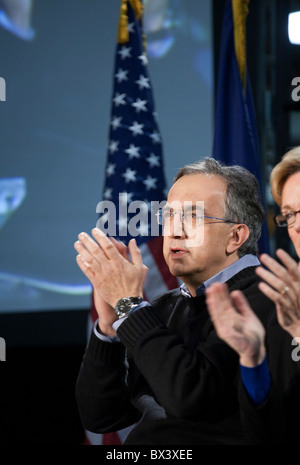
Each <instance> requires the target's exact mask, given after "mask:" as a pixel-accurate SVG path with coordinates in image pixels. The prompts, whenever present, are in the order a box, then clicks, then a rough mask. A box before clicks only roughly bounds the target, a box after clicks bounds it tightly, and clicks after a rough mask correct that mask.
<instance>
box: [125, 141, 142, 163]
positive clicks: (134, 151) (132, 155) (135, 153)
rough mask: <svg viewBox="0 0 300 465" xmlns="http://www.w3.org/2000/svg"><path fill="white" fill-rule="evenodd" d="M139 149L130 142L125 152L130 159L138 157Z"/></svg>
mask: <svg viewBox="0 0 300 465" xmlns="http://www.w3.org/2000/svg"><path fill="white" fill-rule="evenodd" d="M139 150H140V148H139V147H136V146H135V145H134V144H130V146H129V148H128V149H126V150H125V152H126V153H128V155H129V159H130V160H131V159H132V158H140V154H139Z"/></svg>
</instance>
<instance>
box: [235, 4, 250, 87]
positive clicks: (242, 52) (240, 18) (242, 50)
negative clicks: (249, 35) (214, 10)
mask: <svg viewBox="0 0 300 465" xmlns="http://www.w3.org/2000/svg"><path fill="white" fill-rule="evenodd" d="M249 1H250V0H232V14H233V25H234V45H235V54H236V58H237V62H238V66H239V72H240V77H241V81H242V85H243V89H244V92H245V91H246V62H247V59H246V19H247V15H248V12H249V8H248V5H249Z"/></svg>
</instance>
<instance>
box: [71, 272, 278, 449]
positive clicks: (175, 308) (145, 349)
mask: <svg viewBox="0 0 300 465" xmlns="http://www.w3.org/2000/svg"><path fill="white" fill-rule="evenodd" d="M254 270H255V267H249V268H246V269H244V270H243V271H241V272H239V273H237V274H236V275H235V276H234V277H232V278H231V279H230V280H229V281H228V282H227V284H228V286H229V290H230V291H232V290H234V289H240V290H242V291H243V292H244V294H245V296H246V297H247V299H248V301H249V303H250V305H251V307H252V309H253V310H254V311H255V312H256V313H257V315H258V316H259V318H260V319H261V321H262V322H263V324H264V326H265V327H266V329H267V332H268V331H269V328H270V336H271V339H273V337H274V336H275V335H277V336H278V334H279V336H278V337H279V339H280V340H279V344H281V342H280V341H281V339H282V338H283V339H284V336H283V333H284V332H283V331H280V330H279V331H278V324H277V320H276V318H274V316H275V313H274V305H273V303H272V302H271V301H270V300H269V299H267V298H266V297H265V296H264V295H263V294H262V293H261V292H260V291H259V290H258V287H257V284H258V280H259V279H258V277H257V276H256V274H255V271H254ZM273 326H274V328H275V329H274V331H273ZM117 334H118V337H119V339H120V342H114V343H108V342H104V341H101V340H99V339H98V338H97V336H96V335H95V334H94V333H93V332H92V334H91V338H90V341H89V344H88V346H87V348H86V352H85V355H84V359H83V363H82V366H81V369H80V372H79V375H78V379H77V384H76V399H77V404H78V408H79V412H80V416H81V420H82V423H83V425H84V427H85V428H86V429H87V430H89V431H93V432H96V433H105V432H111V431H117V430H119V429H122V428H124V427H126V426H128V425H130V424H134V423H136V422H137V424H136V426H135V427H134V429H133V430H132V432H131V433H130V434H129V436H128V438H127V440H126V442H125V444H154V445H159V444H164V445H166V444H170V445H171V444H174V445H180V444H183V445H184V444H186V445H194V444H198V445H201V444H246V443H248V440H249V435H248V434H245V433H244V431H243V428H242V424H241V418H240V406H239V396H238V392H239V387H238V386H239V377H240V372H239V359H238V356H237V354H236V353H235V352H234V351H233V350H232V349H231V348H230V347H229V346H228V345H227V344H225V343H224V342H223V341H221V340H220V339H219V338H218V336H217V335H216V332H215V330H214V327H213V325H212V322H211V320H210V318H209V315H208V311H207V308H206V303H205V296H204V295H203V296H200V297H194V298H190V297H187V296H184V295H182V293H181V291H180V290H179V289H176V290H174V291H170V292H168V293H166V294H164V295H163V296H162V297H160V298H159V299H157V300H156V301H155V302H153V303H152V305H151V306H150V307H144V308H141V309H139V310H138V311H136V312H135V313H133V314H132V315H130V316H129V317H128V318H127V319H126V321H124V322H123V323H122V325H121V326H120V327H119V329H118V331H117ZM268 334H269V333H268ZM285 334H286V333H285ZM268 337H269V336H268ZM266 343H267V347H268V346H269V344H268V340H267V341H266ZM283 344H284V345H285V344H286V343H285V342H284V343H283ZM279 352H280V351H279ZM279 352H278V351H277V352H274V356H273V352H272V353H271V354H270V362H271V364H272V367H274V369H276V366H277V367H278V366H279V365H280V366H281V364H280V362H278V359H277V357H281V355H282V354H280V353H279ZM241 399H242V402H245V403H247V402H248V400H249V399H248V398H247V396H246V395H244V393H243V394H240V402H241ZM246 408H247V407H246ZM250 410H251V408H250ZM252 413H253V412H252ZM252 413H251V415H252ZM274 418H275V419H276V415H275V417H274ZM246 428H247V422H246ZM246 433H247V431H246ZM250 436H251V435H250Z"/></svg>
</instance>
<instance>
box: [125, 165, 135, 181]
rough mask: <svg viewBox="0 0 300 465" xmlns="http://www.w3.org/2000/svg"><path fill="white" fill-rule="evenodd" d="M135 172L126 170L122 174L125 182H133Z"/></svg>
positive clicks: (129, 169)
mask: <svg viewBox="0 0 300 465" xmlns="http://www.w3.org/2000/svg"><path fill="white" fill-rule="evenodd" d="M135 175H136V170H132V169H131V168H127V169H126V171H125V173H123V175H122V176H123V177H124V178H125V181H126V182H130V181H135V180H136V179H135Z"/></svg>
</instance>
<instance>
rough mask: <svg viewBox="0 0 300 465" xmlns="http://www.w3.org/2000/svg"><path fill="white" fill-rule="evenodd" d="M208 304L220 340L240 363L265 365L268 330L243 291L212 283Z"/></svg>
mask: <svg viewBox="0 0 300 465" xmlns="http://www.w3.org/2000/svg"><path fill="white" fill-rule="evenodd" d="M206 303H207V306H208V311H209V314H210V317H211V320H212V322H213V324H214V326H215V329H216V331H217V334H218V336H219V337H220V339H222V340H223V341H225V342H226V343H227V344H228V345H229V346H230V347H231V348H232V349H234V350H235V351H236V352H237V353H238V355H239V357H240V363H241V365H243V366H246V367H254V366H256V365H259V364H260V363H262V362H263V360H264V358H265V355H266V349H265V344H264V339H265V329H264V327H263V325H262V323H261V321H260V320H259V318H258V317H257V316H256V315H255V313H254V312H253V310H252V309H251V307H250V305H249V304H248V302H247V300H246V298H245V296H244V294H243V293H242V292H241V291H233V292H231V294H229V292H228V288H227V285H226V284H222V283H213V284H212V285H211V286H210V287H209V288H208V289H207V290H206Z"/></svg>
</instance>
